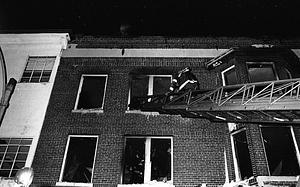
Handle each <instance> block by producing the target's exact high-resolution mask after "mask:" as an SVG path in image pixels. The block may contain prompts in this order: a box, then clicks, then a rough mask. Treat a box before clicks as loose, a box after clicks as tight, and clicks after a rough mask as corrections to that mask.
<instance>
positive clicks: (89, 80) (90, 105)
mask: <svg viewBox="0 0 300 187" xmlns="http://www.w3.org/2000/svg"><path fill="white" fill-rule="evenodd" d="M106 81H107V76H105V75H83V76H82V78H81V83H80V88H79V94H78V98H77V104H76V106H75V109H102V108H103V101H104V96H105V89H106Z"/></svg>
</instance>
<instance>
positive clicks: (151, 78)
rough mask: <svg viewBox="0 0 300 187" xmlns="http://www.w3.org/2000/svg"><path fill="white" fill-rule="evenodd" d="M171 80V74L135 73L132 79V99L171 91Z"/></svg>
mask: <svg viewBox="0 0 300 187" xmlns="http://www.w3.org/2000/svg"><path fill="white" fill-rule="evenodd" d="M171 81H172V76H171V75H134V76H132V80H131V89H130V101H132V100H135V99H136V98H137V97H141V96H147V95H159V94H165V93H167V92H168V91H169V88H170V84H171ZM130 101H129V103H130Z"/></svg>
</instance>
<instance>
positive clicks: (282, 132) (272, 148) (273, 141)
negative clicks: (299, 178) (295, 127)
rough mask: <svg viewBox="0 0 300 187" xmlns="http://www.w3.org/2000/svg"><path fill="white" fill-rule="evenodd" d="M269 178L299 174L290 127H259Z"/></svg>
mask: <svg viewBox="0 0 300 187" xmlns="http://www.w3.org/2000/svg"><path fill="white" fill-rule="evenodd" d="M261 132H262V137H263V142H264V146H265V151H266V155H267V160H268V166H269V172H270V175H271V176H295V175H299V174H300V170H299V161H298V159H297V154H296V148H295V142H294V140H293V137H292V134H291V128H290V127H261Z"/></svg>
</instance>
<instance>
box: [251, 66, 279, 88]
mask: <svg viewBox="0 0 300 187" xmlns="http://www.w3.org/2000/svg"><path fill="white" fill-rule="evenodd" d="M252 64H254V65H259V64H261V65H271V66H272V70H273V72H274V76H275V80H273V81H276V80H279V77H278V73H277V70H276V67H275V63H274V62H267V61H262V62H256V61H247V62H246V67H247V73H248V79H249V82H251V83H254V82H252V80H251V76H250V72H249V65H252ZM270 81H272V80H270ZM259 82H268V81H259Z"/></svg>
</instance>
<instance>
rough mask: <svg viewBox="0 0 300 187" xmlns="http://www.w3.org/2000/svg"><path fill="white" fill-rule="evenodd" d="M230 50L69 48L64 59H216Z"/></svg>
mask: <svg viewBox="0 0 300 187" xmlns="http://www.w3.org/2000/svg"><path fill="white" fill-rule="evenodd" d="M122 50H124V54H123V55H122ZM227 50H228V49H218V50H217V49H131V48H130V49H126V48H125V49H105V48H67V49H66V50H64V51H63V54H62V57H121V58H124V57H171V58H177V57H183V58H185V57H188V58H200V57H206V58H214V57H217V56H219V55H221V54H222V53H224V52H225V51H227Z"/></svg>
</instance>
